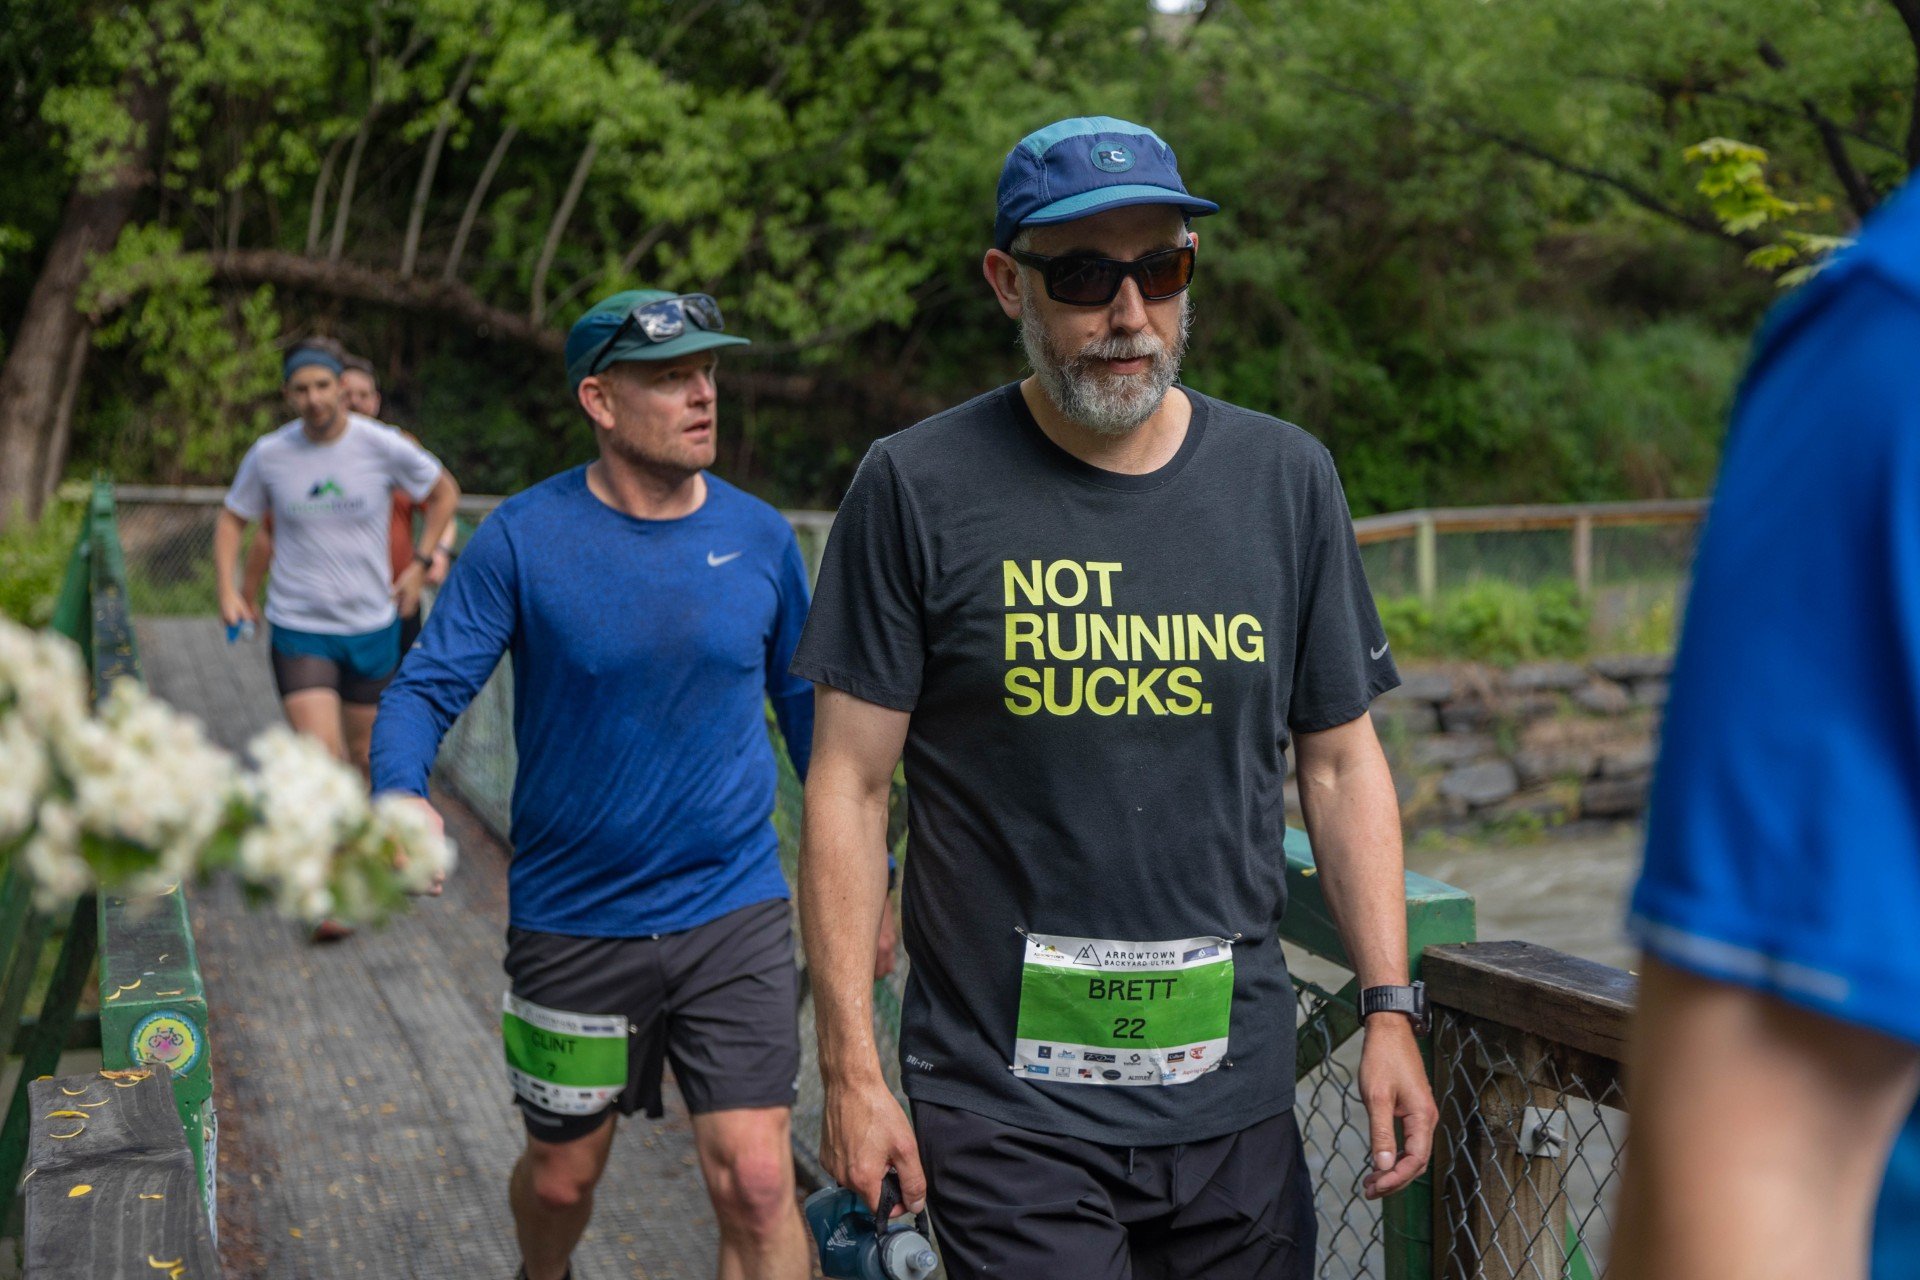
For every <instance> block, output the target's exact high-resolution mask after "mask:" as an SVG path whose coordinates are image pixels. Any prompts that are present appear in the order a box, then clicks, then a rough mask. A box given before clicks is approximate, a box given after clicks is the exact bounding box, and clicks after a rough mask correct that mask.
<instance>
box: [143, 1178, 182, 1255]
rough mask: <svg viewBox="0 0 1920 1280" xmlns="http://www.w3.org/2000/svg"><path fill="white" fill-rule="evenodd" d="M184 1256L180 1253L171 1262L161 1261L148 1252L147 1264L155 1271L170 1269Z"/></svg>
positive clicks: (156, 1197)
mask: <svg viewBox="0 0 1920 1280" xmlns="http://www.w3.org/2000/svg"><path fill="white" fill-rule="evenodd" d="M140 1198H141V1199H142V1200H145V1199H146V1197H145V1196H141V1197H140ZM154 1198H155V1199H156V1200H157V1199H159V1197H158V1196H155V1197H154ZM185 1256H186V1255H185V1254H182V1255H181V1256H180V1257H179V1258H175V1259H173V1260H172V1261H171V1262H162V1261H160V1259H158V1258H156V1257H154V1256H153V1255H152V1254H148V1255H147V1265H148V1266H150V1267H152V1268H153V1269H154V1270H155V1271H171V1270H173V1269H174V1268H175V1267H177V1266H179V1265H180V1263H181V1261H182V1260H183V1259H184V1258H185Z"/></svg>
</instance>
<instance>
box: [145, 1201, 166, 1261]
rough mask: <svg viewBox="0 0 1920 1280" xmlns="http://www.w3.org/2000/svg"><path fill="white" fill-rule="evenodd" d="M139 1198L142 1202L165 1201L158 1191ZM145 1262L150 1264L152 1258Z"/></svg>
mask: <svg viewBox="0 0 1920 1280" xmlns="http://www.w3.org/2000/svg"><path fill="white" fill-rule="evenodd" d="M140 1198H141V1199H142V1200H165V1199H166V1197H165V1196H163V1195H161V1194H160V1193H159V1192H158V1191H156V1192H154V1193H153V1194H152V1195H142V1196H141V1197H140ZM147 1261H149V1262H152V1261H153V1259H152V1257H148V1259H147Z"/></svg>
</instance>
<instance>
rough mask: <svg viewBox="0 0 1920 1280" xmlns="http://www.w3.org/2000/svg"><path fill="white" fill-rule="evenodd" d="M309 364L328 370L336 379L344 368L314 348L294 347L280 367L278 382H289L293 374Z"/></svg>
mask: <svg viewBox="0 0 1920 1280" xmlns="http://www.w3.org/2000/svg"><path fill="white" fill-rule="evenodd" d="M310 364H317V365H319V366H320V367H321V368H322V369H326V370H329V371H330V372H331V373H332V374H333V376H334V377H336V378H337V377H339V376H340V374H341V373H342V372H343V371H344V369H345V368H346V366H344V365H342V364H341V363H340V362H339V361H338V360H336V359H334V358H333V357H332V356H330V355H328V354H327V353H326V352H324V351H321V350H319V349H317V348H315V347H295V348H294V349H293V350H291V351H289V352H288V353H287V358H286V360H285V361H284V362H282V364H281V365H280V381H282V382H287V381H290V380H291V379H292V378H293V375H294V374H296V373H298V372H300V370H302V369H304V368H306V367H307V366H308V365H310Z"/></svg>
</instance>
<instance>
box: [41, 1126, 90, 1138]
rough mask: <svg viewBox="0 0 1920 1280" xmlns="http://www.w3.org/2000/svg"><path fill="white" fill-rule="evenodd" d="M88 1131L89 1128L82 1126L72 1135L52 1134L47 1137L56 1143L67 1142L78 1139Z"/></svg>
mask: <svg viewBox="0 0 1920 1280" xmlns="http://www.w3.org/2000/svg"><path fill="white" fill-rule="evenodd" d="M86 1131H87V1126H85V1125H81V1126H80V1127H79V1128H78V1129H75V1130H74V1131H73V1132H72V1133H50V1134H48V1135H47V1136H48V1137H49V1138H52V1139H54V1140H56V1141H59V1142H65V1141H66V1140H67V1139H68V1138H77V1137H79V1136H80V1135H81V1134H83V1133H85V1132H86Z"/></svg>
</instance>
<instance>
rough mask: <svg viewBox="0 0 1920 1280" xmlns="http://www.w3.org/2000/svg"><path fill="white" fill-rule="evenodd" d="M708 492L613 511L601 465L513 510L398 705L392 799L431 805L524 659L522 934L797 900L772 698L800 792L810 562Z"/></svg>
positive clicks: (518, 867)
mask: <svg viewBox="0 0 1920 1280" xmlns="http://www.w3.org/2000/svg"><path fill="white" fill-rule="evenodd" d="M706 484H707V498H706V501H705V502H704V503H703V504H702V505H701V506H700V507H699V509H698V510H696V511H694V512H693V513H692V514H690V515H687V516H685V517H683V518H681V519H678V520H639V519H635V518H634V517H632V516H629V515H627V514H625V513H624V512H620V511H616V510H614V509H613V508H612V507H610V506H608V505H607V504H606V503H604V502H602V501H600V499H598V498H596V497H595V496H594V495H593V493H592V491H591V490H590V489H588V487H587V482H586V468H585V467H576V468H574V469H573V470H571V471H566V472H562V473H561V474H560V475H557V476H554V477H553V478H552V479H549V480H546V481H543V482H541V483H540V484H537V485H534V486H533V487H532V488H530V489H528V490H526V491H525V492H523V493H520V494H516V495H515V496H514V497H512V498H509V499H508V500H507V501H505V502H503V503H501V504H500V506H499V508H498V509H497V510H496V511H495V512H494V513H493V514H492V515H491V516H489V517H487V519H486V520H485V521H484V522H483V523H482V524H481V525H480V528H479V530H478V531H477V532H476V533H475V534H474V536H473V540H472V541H471V542H470V543H469V544H468V546H467V549H466V551H465V552H464V553H463V554H462V555H461V557H460V561H459V563H458V564H457V565H456V566H455V568H454V571H453V573H452V575H451V576H450V577H449V578H448V579H447V584H446V586H445V588H444V589H443V590H442V591H441V593H440V596H439V598H438V600H436V601H435V604H434V609H433V613H432V615H431V616H430V617H429V618H428V620H427V625H426V628H425V630H424V631H422V633H421V635H420V640H419V643H418V644H417V645H416V646H415V647H414V648H413V650H412V651H411V652H409V653H408V654H407V656H406V659H405V660H404V661H403V662H402V664H401V667H400V673H399V675H398V676H396V677H395V679H394V682H393V683H392V684H391V685H389V686H388V688H387V691H386V694H385V696H384V697H383V698H382V699H381V701H380V713H379V716H378V718H377V719H376V720H375V722H374V730H373V786H374V790H376V791H405V792H411V793H413V794H414V795H422V796H424V795H425V794H426V793H427V775H428V773H429V772H430V770H431V769H432V767H433V758H434V755H435V753H436V752H437V751H438V749H439V746H440V740H441V738H442V737H443V736H444V735H445V733H446V731H447V728H448V726H449V725H451V724H452V723H453V719H454V717H455V716H457V715H459V714H460V712H461V711H462V710H464V709H465V708H466V706H467V704H468V703H469V702H471V701H472V700H473V696H474V694H475V693H477V692H478V691H479V689H480V687H481V685H483V684H484V683H486V680H487V677H488V676H490V675H492V673H493V669H494V667H495V666H496V665H497V664H498V662H499V661H500V656H501V654H502V653H505V654H507V655H509V656H510V657H511V659H512V662H513V692H514V697H513V736H514V745H515V747H516V748H517V750H518V752H519V763H518V767H517V770H516V772H515V775H514V783H513V810H512V830H511V843H512V846H513V858H512V861H511V862H510V863H509V864H508V868H507V886H508V914H509V916H510V917H511V919H512V921H513V923H514V924H515V925H518V926H519V927H520V928H523V929H533V930H538V931H540V932H543V933H560V934H568V935H572V936H576V937H642V936H646V935H650V934H659V933H678V932H681V931H683V930H686V929H691V928H694V927H696V926H698V925H702V924H705V923H707V922H708V921H710V920H715V919H718V918H719V917H720V916H723V915H725V914H727V913H728V912H730V911H734V910H737V909H738V908H740V907H744V906H748V905H751V904H752V903H755V902H763V901H766V900H768V899H772V898H784V897H786V896H787V884H786V880H785V878H784V877H783V876H782V875H781V871H780V859H779V842H778V838H777V837H776V835H775V832H774V828H773V821H772V814H773V803H774V787H775V763H774V756H773V745H772V742H771V741H770V739H769V738H768V736H767V723H766V706H767V702H768V701H769V700H770V701H771V702H772V704H773V708H774V712H775V715H776V718H777V719H778V721H779V724H780V729H781V734H782V736H783V737H784V738H785V739H786V742H787V752H788V754H789V755H790V756H791V757H792V758H793V763H794V768H795V769H796V770H797V771H798V772H799V774H800V776H801V777H802V778H803V779H804V778H805V777H806V769H807V760H808V754H809V751H810V749H811V747H812V743H813V687H812V686H811V685H810V684H808V683H807V682H806V681H804V680H801V679H799V678H797V677H795V676H792V675H789V674H788V673H787V664H788V663H789V662H791V661H792V659H793V650H794V646H795V645H796V644H797V643H798V642H799V639H800V629H801V626H802V625H803V623H804V622H805V620H806V613H807V572H806V566H805V564H804V563H803V562H802V560H801V558H800V548H799V544H798V543H797V542H796V541H795V540H794V535H793V529H792V527H791V526H789V525H788V524H787V522H786V520H785V518H784V517H782V516H781V515H780V513H779V512H778V511H775V510H774V509H773V508H772V507H770V506H768V505H767V504H766V503H764V502H761V501H760V500H759V499H757V498H754V497H751V496H750V495H748V494H746V493H743V492H741V491H740V490H739V489H736V488H735V487H734V486H732V485H730V484H728V483H727V482H726V481H724V480H721V479H720V478H719V477H717V476H713V475H708V476H707V477H706Z"/></svg>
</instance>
